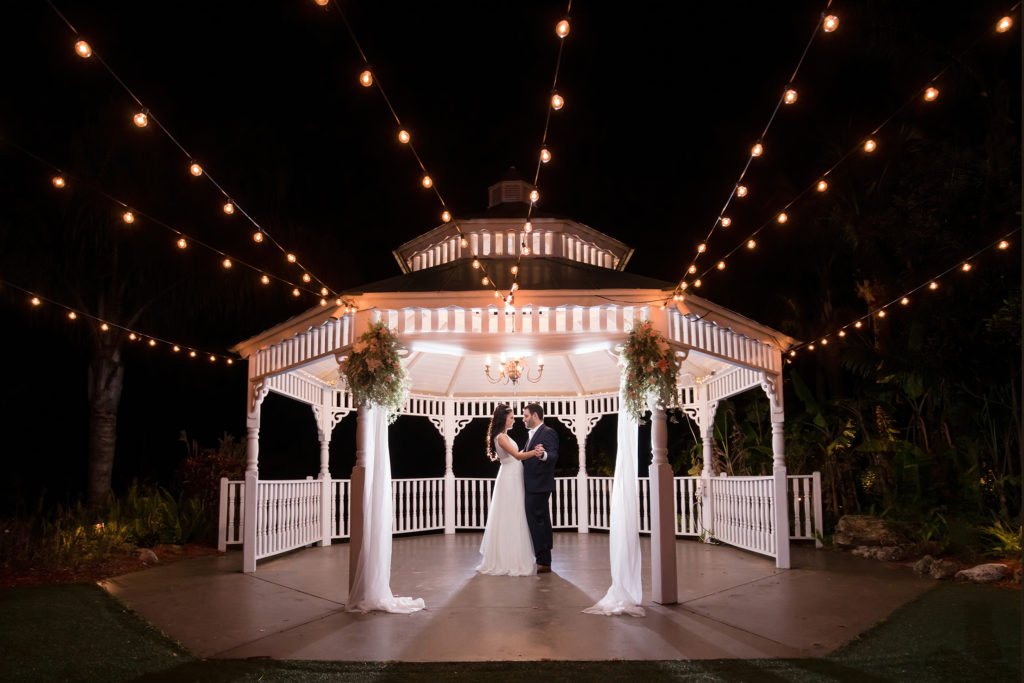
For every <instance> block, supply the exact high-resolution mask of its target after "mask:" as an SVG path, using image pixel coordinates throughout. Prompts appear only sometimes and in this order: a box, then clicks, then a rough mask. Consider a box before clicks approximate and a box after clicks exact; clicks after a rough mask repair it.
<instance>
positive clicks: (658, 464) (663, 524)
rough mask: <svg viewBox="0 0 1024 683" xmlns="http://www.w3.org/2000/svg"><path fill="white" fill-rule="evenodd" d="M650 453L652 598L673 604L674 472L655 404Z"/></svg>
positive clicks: (662, 413)
mask: <svg viewBox="0 0 1024 683" xmlns="http://www.w3.org/2000/svg"><path fill="white" fill-rule="evenodd" d="M652 403H653V402H652ZM651 455H652V456H653V457H652V458H651V465H650V483H651V599H652V600H654V602H657V603H659V604H662V605H674V604H676V603H677V602H678V592H677V585H676V531H675V505H674V504H673V490H672V489H673V483H674V482H673V477H674V475H673V472H672V465H670V464H669V462H668V428H667V425H666V423H665V409H664V408H662V407H660V406H657V405H651Z"/></svg>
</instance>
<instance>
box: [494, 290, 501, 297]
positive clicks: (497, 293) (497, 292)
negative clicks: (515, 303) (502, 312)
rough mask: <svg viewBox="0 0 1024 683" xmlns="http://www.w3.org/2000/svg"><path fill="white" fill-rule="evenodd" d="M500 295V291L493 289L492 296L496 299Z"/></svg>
mask: <svg viewBox="0 0 1024 683" xmlns="http://www.w3.org/2000/svg"><path fill="white" fill-rule="evenodd" d="M500 296H501V292H499V291H498V290H494V298H495V299H497V298H498V297H500Z"/></svg>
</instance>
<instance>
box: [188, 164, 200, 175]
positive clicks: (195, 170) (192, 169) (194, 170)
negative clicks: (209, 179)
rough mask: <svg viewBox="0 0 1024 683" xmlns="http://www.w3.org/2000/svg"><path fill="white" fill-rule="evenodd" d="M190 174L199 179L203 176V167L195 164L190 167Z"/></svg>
mask: <svg viewBox="0 0 1024 683" xmlns="http://www.w3.org/2000/svg"><path fill="white" fill-rule="evenodd" d="M188 172H189V173H191V174H192V175H194V176H195V177H197V178H198V177H199V176H201V175H203V167H202V166H200V165H199V164H196V163H193V164H192V165H191V166H189V167H188Z"/></svg>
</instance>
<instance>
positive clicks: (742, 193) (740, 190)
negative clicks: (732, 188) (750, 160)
mask: <svg viewBox="0 0 1024 683" xmlns="http://www.w3.org/2000/svg"><path fill="white" fill-rule="evenodd" d="M736 196H737V197H746V196H747V186H746V185H737V186H736Z"/></svg>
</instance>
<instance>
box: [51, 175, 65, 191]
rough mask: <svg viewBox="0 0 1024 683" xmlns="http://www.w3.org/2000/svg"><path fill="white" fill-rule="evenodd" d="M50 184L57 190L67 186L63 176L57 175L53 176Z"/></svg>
mask: <svg viewBox="0 0 1024 683" xmlns="http://www.w3.org/2000/svg"><path fill="white" fill-rule="evenodd" d="M50 182H51V183H53V186H54V187H56V188H57V189H58V190H61V189H63V188H64V186H65V185H66V184H67V183H66V182H65V181H64V176H59V175H55V176H53V179H52V180H50Z"/></svg>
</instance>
